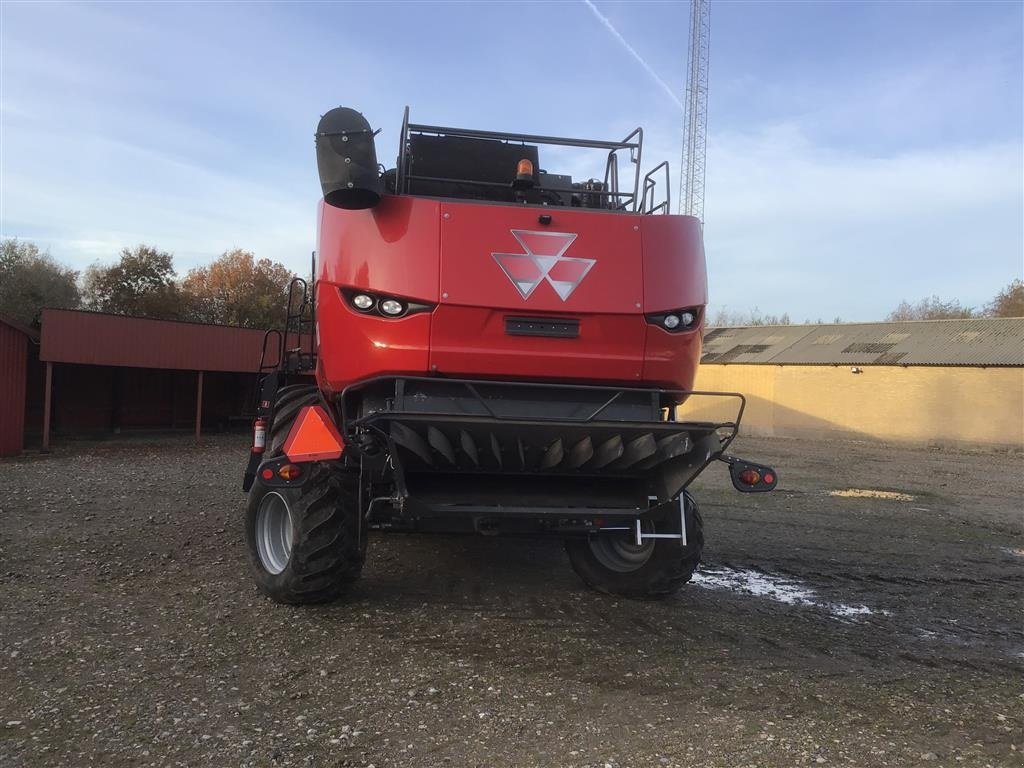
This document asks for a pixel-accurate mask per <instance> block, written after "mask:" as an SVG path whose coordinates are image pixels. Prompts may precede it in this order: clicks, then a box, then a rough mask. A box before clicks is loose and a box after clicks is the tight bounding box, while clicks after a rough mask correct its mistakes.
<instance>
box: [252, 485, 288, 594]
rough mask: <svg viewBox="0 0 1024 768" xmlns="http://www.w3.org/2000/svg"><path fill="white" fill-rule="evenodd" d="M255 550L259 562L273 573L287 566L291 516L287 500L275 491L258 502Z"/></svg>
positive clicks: (279, 571)
mask: <svg viewBox="0 0 1024 768" xmlns="http://www.w3.org/2000/svg"><path fill="white" fill-rule="evenodd" d="M256 551H257V552H258V553H259V556H260V563H261V564H262V565H263V567H264V568H265V569H266V570H267V571H269V572H270V573H273V574H278V573H281V571H283V570H284V569H285V568H287V567H288V560H289V558H290V557H291V556H292V518H291V514H290V512H289V510H288V502H287V501H285V500H284V496H282V495H281V494H280V493H278V492H277V491H271V492H270V493H268V494H267V495H266V496H264V497H263V500H262V501H261V502H260V508H259V510H258V511H257V513H256Z"/></svg>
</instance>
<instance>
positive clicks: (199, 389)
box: [196, 371, 203, 440]
mask: <svg viewBox="0 0 1024 768" xmlns="http://www.w3.org/2000/svg"><path fill="white" fill-rule="evenodd" d="M202 426H203V372H202V371H200V372H199V376H198V377H196V440H198V439H199V433H200V431H201V429H202Z"/></svg>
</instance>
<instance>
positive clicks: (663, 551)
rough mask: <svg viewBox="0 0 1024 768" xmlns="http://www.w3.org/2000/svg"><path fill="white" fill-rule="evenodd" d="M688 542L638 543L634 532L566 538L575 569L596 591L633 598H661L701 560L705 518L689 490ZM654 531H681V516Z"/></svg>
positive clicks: (688, 576)
mask: <svg viewBox="0 0 1024 768" xmlns="http://www.w3.org/2000/svg"><path fill="white" fill-rule="evenodd" d="M684 499H685V504H686V515H685V517H686V542H687V543H686V546H685V547H684V546H683V545H682V543H681V540H680V539H648V540H647V541H645V542H644V543H643V544H642V545H641V546H637V545H636V544H635V542H634V541H633V537H632V535H630V534H619V533H607V534H604V533H596V534H592V535H590V536H588V537H585V538H584V537H580V538H572V539H566V540H565V549H566V551H567V552H568V554H569V562H570V563H572V567H573V570H574V571H576V573H577V575H578V576H579V577H580V578H581V579H583V581H584V582H585V583H586V584H587V585H588V586H589V587H591V588H592V589H596V590H597V591H598V592H604V593H606V594H611V595H621V596H623V597H633V598H660V597H667V596H669V595H671V594H674V593H675V592H677V591H678V590H679V589H680V587H682V586H683V584H685V583H686V582H688V581H689V580H690V579H691V578H692V577H693V574H694V572H695V571H696V570H697V566H698V565H699V564H700V557H701V553H702V551H703V549H704V521H703V520H702V519H701V516H700V510H699V509H698V508H697V503H696V502H695V501H694V500H693V497H692V496H690V494H689V493H685V494H684ZM650 528H653V532H654V533H679V516H678V515H669V516H668V517H667V518H666V519H665V520H664V521H661V522H658V523H656V524H653V525H651V526H650Z"/></svg>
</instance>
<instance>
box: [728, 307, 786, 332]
mask: <svg viewBox="0 0 1024 768" xmlns="http://www.w3.org/2000/svg"><path fill="white" fill-rule="evenodd" d="M791 324H792V321H791V320H790V319H789V313H788V312H784V313H783V314H781V315H762V314H761V311H760V310H759V309H758V308H757V307H754V308H753V309H752V310H748V311H746V312H740V311H736V310H730V309H729V308H728V307H722V308H721V309H719V310H717V311H716V312H715V313H714V315H713V316H712V317H711V318H709V320H708V325H709V326H716V327H719V328H721V327H724V326H731V327H737V326H749V325H791Z"/></svg>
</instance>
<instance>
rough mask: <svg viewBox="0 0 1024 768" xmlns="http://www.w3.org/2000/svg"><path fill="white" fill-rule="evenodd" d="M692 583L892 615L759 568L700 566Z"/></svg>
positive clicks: (847, 613)
mask: <svg viewBox="0 0 1024 768" xmlns="http://www.w3.org/2000/svg"><path fill="white" fill-rule="evenodd" d="M692 583H693V584H695V585H696V586H698V587H704V588H705V589H726V590H729V591H731V592H739V593H740V594H743V595H751V596H753V597H764V598H767V599H768V600H774V601H775V602H777V603H785V604H786V605H805V606H809V607H813V608H821V609H824V610H825V611H827V612H828V613H830V614H831V615H833V616H837V617H839V618H843V619H854V618H857V617H860V616H874V615H881V616H891V615H892V614H891V613H890V612H889V611H878V610H874V609H873V608H869V607H868V606H866V605H847V604H845V603H831V602H828V601H826V600H821V599H820V598H819V597H818V595H817V593H816V592H815V591H814V590H813V589H811V588H810V587H808V586H806V585H804V584H801V583H800V582H799V581H796V580H794V579H787V578H783V577H782V576H773V575H771V574H767V573H760V572H759V571H751V570H745V569H740V568H701V569H700V570H699V571H697V572H696V573H695V574H693V580H692Z"/></svg>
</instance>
